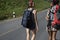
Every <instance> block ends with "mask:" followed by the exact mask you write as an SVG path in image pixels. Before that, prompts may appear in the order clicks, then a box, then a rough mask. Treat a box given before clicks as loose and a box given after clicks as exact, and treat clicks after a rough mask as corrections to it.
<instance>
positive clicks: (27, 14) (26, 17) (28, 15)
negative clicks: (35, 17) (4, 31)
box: [21, 9, 33, 27]
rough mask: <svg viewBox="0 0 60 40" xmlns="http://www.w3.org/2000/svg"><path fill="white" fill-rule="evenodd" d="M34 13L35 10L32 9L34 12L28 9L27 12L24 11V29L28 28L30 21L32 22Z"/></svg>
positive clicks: (22, 23)
mask: <svg viewBox="0 0 60 40" xmlns="http://www.w3.org/2000/svg"><path fill="white" fill-rule="evenodd" d="M32 11H33V9H32V10H28V9H26V10H25V11H24V14H23V17H22V22H21V25H22V26H23V27H27V24H28V23H29V21H30V20H31V14H32Z"/></svg>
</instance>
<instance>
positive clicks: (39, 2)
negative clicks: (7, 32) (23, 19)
mask: <svg viewBox="0 0 60 40" xmlns="http://www.w3.org/2000/svg"><path fill="white" fill-rule="evenodd" d="M10 1H11V4H10V2H9V1H7V4H6V6H5V9H3V10H0V20H5V19H11V18H13V17H12V16H13V12H15V14H16V17H20V16H22V14H23V12H24V9H26V8H27V3H28V0H25V1H23V0H19V1H20V2H19V1H14V0H10ZM8 2H9V5H8ZM14 2H15V4H14ZM34 2H35V9H37V11H38V12H39V11H42V10H44V9H47V8H49V7H50V3H49V2H48V1H46V0H34Z"/></svg>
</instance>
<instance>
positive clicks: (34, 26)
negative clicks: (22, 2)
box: [26, 1, 38, 40]
mask: <svg viewBox="0 0 60 40" xmlns="http://www.w3.org/2000/svg"><path fill="white" fill-rule="evenodd" d="M33 7H34V2H33V1H32V2H30V1H29V4H28V10H33V11H32V14H33V15H32V17H33V21H32V22H31V23H32V25H29V24H31V23H28V25H27V26H28V27H30V28H26V33H27V38H26V39H27V40H30V31H31V33H32V37H31V40H35V38H36V32H37V31H38V23H37V11H36V10H35V9H34V8H33Z"/></svg>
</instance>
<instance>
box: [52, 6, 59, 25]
mask: <svg viewBox="0 0 60 40" xmlns="http://www.w3.org/2000/svg"><path fill="white" fill-rule="evenodd" d="M54 24H59V25H60V6H59V5H56V10H55V13H54V20H53V21H52V25H54Z"/></svg>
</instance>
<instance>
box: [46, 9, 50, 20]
mask: <svg viewBox="0 0 60 40" xmlns="http://www.w3.org/2000/svg"><path fill="white" fill-rule="evenodd" d="M49 12H50V9H48V12H47V15H46V20H47V21H48V20H49Z"/></svg>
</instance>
